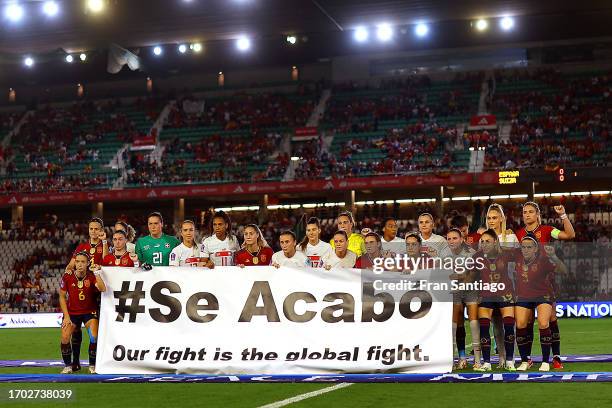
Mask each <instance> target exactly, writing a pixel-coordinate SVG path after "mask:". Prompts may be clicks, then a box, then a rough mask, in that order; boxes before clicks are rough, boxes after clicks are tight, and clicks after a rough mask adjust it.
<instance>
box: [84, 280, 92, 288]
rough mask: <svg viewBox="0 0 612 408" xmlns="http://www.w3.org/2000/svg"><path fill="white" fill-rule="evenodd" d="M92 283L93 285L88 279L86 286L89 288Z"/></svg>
mask: <svg viewBox="0 0 612 408" xmlns="http://www.w3.org/2000/svg"><path fill="white" fill-rule="evenodd" d="M90 285H91V283H90V282H89V281H88V280H86V281H85V287H86V288H88V287H89V286H90Z"/></svg>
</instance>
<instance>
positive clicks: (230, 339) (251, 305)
mask: <svg viewBox="0 0 612 408" xmlns="http://www.w3.org/2000/svg"><path fill="white" fill-rule="evenodd" d="M102 276H103V278H104V281H105V282H106V285H107V287H108V288H107V291H106V292H105V293H104V294H103V295H102V308H101V316H100V330H99V338H98V352H97V362H96V371H97V372H98V373H101V374H155V373H182V374H330V373H373V372H393V373H409V372H415V373H442V372H450V370H451V367H452V351H453V350H452V339H451V337H452V326H451V314H452V303H450V302H436V301H434V302H431V301H427V300H424V301H421V300H420V299H419V298H418V297H417V296H421V297H422V296H423V293H424V292H417V291H406V294H405V296H402V297H401V302H399V301H398V300H399V298H397V296H396V300H393V299H394V298H393V297H392V296H391V295H390V294H386V293H384V294H377V295H375V296H377V297H372V295H371V294H362V277H361V271H359V270H350V269H338V270H331V271H325V270H313V269H291V268H280V269H275V268H273V267H247V268H244V269H240V268H238V267H218V268H215V269H214V270H208V269H202V268H191V267H188V268H172V267H155V268H153V270H152V271H149V272H146V271H142V270H140V269H136V268H134V269H132V268H102ZM419 294H420V295H419ZM381 300H385V301H384V302H383V301H381ZM429 300H431V298H429Z"/></svg>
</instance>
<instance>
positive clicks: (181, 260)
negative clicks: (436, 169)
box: [59, 202, 575, 374]
mask: <svg viewBox="0 0 612 408" xmlns="http://www.w3.org/2000/svg"><path fill="white" fill-rule="evenodd" d="M554 210H555V212H556V213H557V215H558V216H559V217H560V219H561V221H562V224H563V227H562V228H563V229H562V230H559V229H557V228H555V227H552V226H549V225H542V224H541V216H540V208H539V207H538V204H537V203H534V202H527V203H525V204H524V205H523V211H522V215H523V222H524V227H522V228H520V229H519V230H517V231H515V232H514V231H512V230H509V229H507V228H506V218H505V215H504V211H503V208H502V206H501V205H499V204H492V205H491V206H490V207H489V208H488V210H487V213H486V226H485V227H482V228H480V229H479V230H478V231H477V232H474V233H469V228H468V221H467V218H466V217H465V216H462V215H455V216H453V217H452V218H451V219H450V220H449V224H450V227H451V228H450V230H449V231H448V233H447V234H446V237H442V236H440V235H437V234H435V233H433V228H434V225H435V220H434V216H433V215H432V214H430V213H422V214H420V215H419V217H418V231H416V232H411V233H408V234H406V236H405V237H404V238H399V237H398V236H397V230H398V226H397V223H396V220H395V219H392V218H388V219H386V220H385V221H384V223H383V229H382V234H380V235H379V234H377V233H376V232H374V231H371V230H369V229H363V230H361V231H360V232H354V227H355V220H354V218H353V215H352V213H350V212H342V213H340V214H339V215H338V217H337V220H336V221H337V227H338V230H337V231H336V232H335V233H334V235H333V238H332V239H331V241H330V242H329V243H327V242H323V241H322V240H321V239H320V236H321V225H320V222H319V220H318V219H317V218H315V217H312V218H310V219H309V220H308V221H307V225H306V231H305V232H306V235H305V237H304V239H303V240H301V241H300V242H297V239H296V235H295V234H294V233H293V232H292V231H289V230H287V231H283V232H281V233H280V235H279V244H280V247H281V250H280V251H278V252H274V251H273V250H272V248H271V247H270V246H269V245H268V243H267V242H266V240H265V238H264V237H263V234H262V232H261V230H260V229H259V227H258V226H257V225H255V224H248V225H246V226H244V229H243V242H242V244H240V242H239V240H238V237H237V236H236V235H235V234H234V233H233V231H232V228H231V225H232V223H231V220H230V218H229V216H228V215H227V214H226V213H225V212H223V211H218V212H216V213H215V214H214V215H213V216H212V218H211V221H210V224H211V225H210V230H211V231H212V234H211V235H210V236H208V237H206V238H204V239H203V240H202V242H201V243H197V242H196V240H195V236H196V226H195V223H194V222H193V221H190V220H186V221H184V222H182V223H181V227H180V240H179V239H178V238H176V237H174V236H171V235H168V234H165V233H163V227H164V220H163V217H162V215H161V214H160V213H158V212H153V213H151V214H149V216H148V217H147V224H148V230H149V235H147V236H144V237H141V238H139V239H138V240H136V242H135V243H134V240H135V230H134V228H133V227H132V226H130V225H128V224H127V223H125V222H122V221H119V222H117V223H116V224H115V225H114V231H113V235H112V245H109V242H108V241H107V239H106V238H107V237H106V233H105V232H104V223H103V221H102V220H101V219H99V218H93V219H91V220H90V222H89V240H88V241H87V242H84V243H81V244H79V245H78V246H77V248H76V250H75V251H74V253H73V256H72V259H71V260H70V263H69V264H68V266H67V267H66V272H65V273H64V275H63V277H62V282H61V286H60V289H59V291H60V307H61V310H62V312H63V315H64V317H63V322H62V327H61V332H62V334H61V354H62V358H63V361H64V364H65V367H64V368H63V370H62V373H64V374H68V373H72V372H75V371H78V370H80V369H81V367H80V364H79V361H80V360H79V358H80V348H81V342H82V332H81V325H84V326H85V328H86V330H87V333H88V335H89V339H90V343H89V363H90V366H89V371H90V372H91V373H95V362H96V346H97V337H98V311H99V298H100V292H104V291H105V290H106V285H105V284H104V280H103V278H102V275H101V269H100V268H101V266H111V267H112V266H115V267H140V268H143V269H145V270H150V269H151V268H153V267H155V266H194V267H202V268H214V267H215V266H239V267H242V268H254V267H258V266H270V265H271V266H274V267H277V268H279V267H281V266H282V267H290V268H291V267H292V268H323V269H324V270H331V269H332V268H361V269H366V270H374V268H375V267H376V266H379V267H380V266H382V267H383V269H384V270H385V271H386V272H399V273H403V274H413V273H415V268H414V267H413V268H411V267H410V266H409V265H410V264H412V265H415V264H416V265H418V264H419V263H420V262H422V263H423V265H426V264H427V262H428V261H431V260H435V259H438V258H444V259H453V260H454V261H455V263H456V264H461V265H463V266H464V267H463V268H462V269H461V270H457V269H454V270H453V271H451V272H452V273H451V275H450V276H449V277H450V279H453V280H455V281H456V282H460V283H462V284H463V285H462V286H461V287H459V288H455V289H459V290H453V342H454V344H456V347H457V352H458V355H459V360H458V363H457V364H456V368H457V369H465V368H467V358H466V347H465V342H466V330H465V325H464V317H463V316H464V312H465V308H467V315H468V320H469V328H470V332H471V335H472V349H473V352H474V365H473V368H474V369H475V370H478V371H491V369H492V367H491V334H490V328H491V323H493V331H494V337H495V340H496V344H497V351H498V353H499V361H500V363H499V367H500V368H505V369H507V370H509V371H517V370H518V371H526V370H528V369H530V368H531V367H532V365H533V361H532V359H531V349H532V343H533V338H534V335H533V332H534V321H535V318H534V316H535V313H534V311H536V310H537V322H538V328H539V338H540V346H541V349H542V363H541V365H540V367H539V370H540V371H549V370H550V368H551V367H550V355H551V352H552V355H553V359H552V366H553V368H555V369H561V368H563V365H562V363H561V358H560V355H561V343H560V340H561V338H560V334H559V325H558V322H557V318H556V316H555V313H553V311H554V306H555V305H554V302H555V298H556V284H555V274H564V273H566V268H565V265H564V264H563V263H562V262H561V260H560V259H559V258H558V257H557V256H556V255H555V251H554V248H552V247H551V246H547V245H545V244H548V243H550V242H551V241H552V240H554V239H557V240H571V239H573V238H574V236H575V233H574V228H573V226H572V224H571V222H570V220H569V219H568V216H567V214H566V213H565V209H564V207H563V206H562V205H558V206H555V207H554ZM400 253H401V255H402V259H403V260H406V259H410V260H411V262H406V263H405V264H404V265H403V266H405V267H402V265H400V264H399V263H398V264H395V265H394V266H391V267H388V268H387V267H385V260H389V259H394V258H395V259H399V258H396V257H397V256H398V254H400ZM470 261H472V262H471V263H472V264H473V265H478V267H465V266H466V265H468V264H470ZM379 271H380V270H379ZM470 284H472V285H470ZM477 287H478V288H480V290H475V289H473V288H477ZM463 288H468V289H469V288H472V290H460V289H463ZM492 288H494V289H492ZM515 344H516V345H517V346H518V350H519V353H520V357H521V363H520V365H519V366H518V367H515V363H514V349H515Z"/></svg>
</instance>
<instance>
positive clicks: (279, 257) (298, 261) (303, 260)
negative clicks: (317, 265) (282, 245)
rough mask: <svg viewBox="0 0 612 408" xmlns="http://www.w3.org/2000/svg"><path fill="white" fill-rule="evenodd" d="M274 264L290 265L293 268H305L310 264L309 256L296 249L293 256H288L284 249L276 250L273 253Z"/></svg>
mask: <svg viewBox="0 0 612 408" xmlns="http://www.w3.org/2000/svg"><path fill="white" fill-rule="evenodd" d="M272 264H278V265H280V266H289V267H293V268H305V267H307V266H308V264H309V262H308V258H307V257H306V255H304V254H303V253H302V252H299V251H295V254H293V256H292V257H291V258H287V257H286V256H285V253H284V252H283V251H278V252H275V253H274V255H272Z"/></svg>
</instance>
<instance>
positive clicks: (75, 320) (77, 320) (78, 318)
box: [69, 312, 98, 330]
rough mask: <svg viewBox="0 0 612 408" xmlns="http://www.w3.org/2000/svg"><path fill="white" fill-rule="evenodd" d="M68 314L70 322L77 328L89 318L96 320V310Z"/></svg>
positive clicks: (79, 328)
mask: <svg viewBox="0 0 612 408" xmlns="http://www.w3.org/2000/svg"><path fill="white" fill-rule="evenodd" d="M69 316H70V321H71V322H72V324H74V325H75V326H76V327H77V329H78V330H81V325H83V324H86V323H87V322H88V321H90V320H91V319H96V320H98V313H96V312H93V313H85V314H78V315H74V314H71V315H69Z"/></svg>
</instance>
